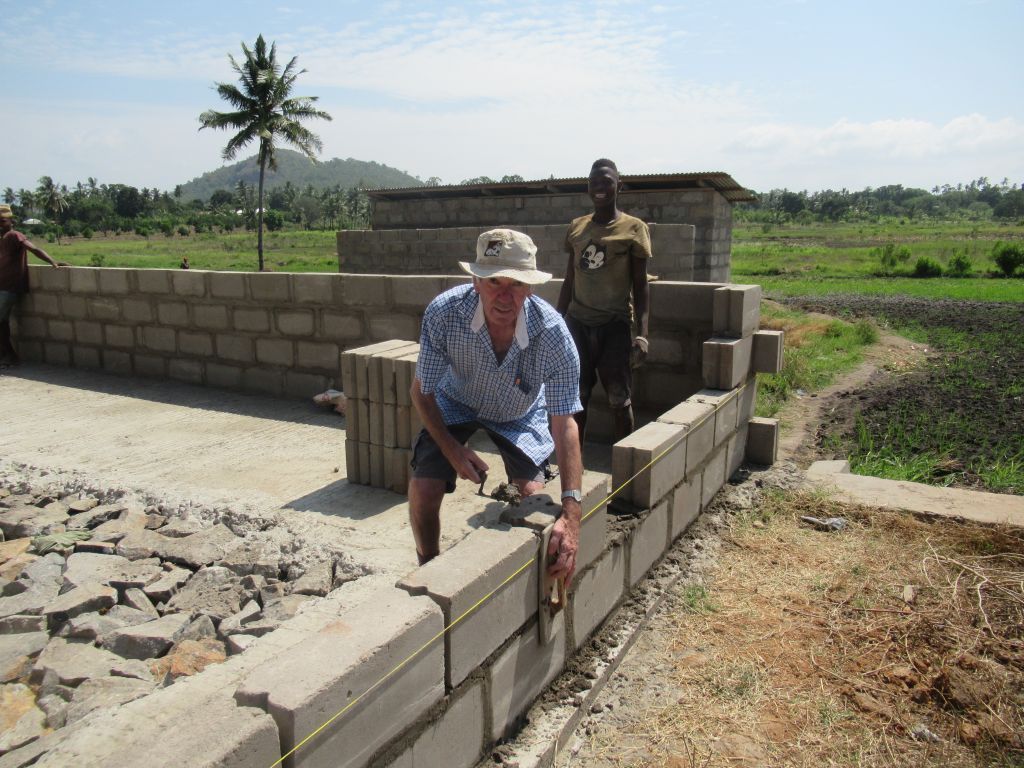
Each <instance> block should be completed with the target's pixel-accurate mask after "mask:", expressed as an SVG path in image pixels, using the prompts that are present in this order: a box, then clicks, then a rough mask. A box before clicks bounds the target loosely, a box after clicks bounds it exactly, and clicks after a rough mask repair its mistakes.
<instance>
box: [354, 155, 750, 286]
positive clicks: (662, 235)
mask: <svg viewBox="0 0 1024 768" xmlns="http://www.w3.org/2000/svg"><path fill="white" fill-rule="evenodd" d="M621 181H622V184H623V189H622V191H621V192H620V194H619V198H618V205H619V207H620V208H621V209H622V210H624V211H626V212H627V213H629V214H631V215H633V216H636V217H638V218H640V219H643V220H644V221H646V222H647V223H648V225H649V226H650V227H651V237H652V241H653V252H654V259H653V260H652V262H651V264H650V265H649V272H650V273H651V274H653V275H657V276H658V277H660V278H662V279H666V280H682V281H697V282H727V281H728V280H729V272H730V268H729V265H730V254H731V249H732V206H733V204H735V203H737V202H743V201H748V200H752V199H754V198H753V196H752V195H751V194H750V193H749V192H748V191H747V190H746V189H744V188H743V187H741V186H739V185H738V184H737V183H736V182H735V181H734V180H733V179H732V178H731V177H730V176H729V175H728V174H725V173H720V172H713V173H688V174H684V173H679V174H658V175H647V176H623V177H622V179H621ZM586 190H587V182H586V179H548V180H544V181H524V182H509V183H503V184H470V185H459V186H449V187H415V188H409V189H392V190H371V191H370V192H369V193H368V194H369V195H370V201H371V219H370V224H371V226H370V229H368V230H349V231H342V232H339V233H338V265H339V270H340V271H341V272H354V273H368V272H376V273H389V274H410V273H415V274H437V273H451V272H454V271H457V269H458V262H459V261H466V260H473V258H474V257H475V253H474V248H475V245H476V238H477V235H479V234H480V233H481V232H483V231H485V230H487V229H491V228H494V227H513V228H515V229H519V230H522V231H523V232H526V233H527V234H529V235H530V237H531V238H533V240H534V242H535V243H536V244H537V259H538V264H539V266H540V268H541V269H544V270H545V271H548V272H551V273H552V274H554V275H556V276H558V277H562V276H564V274H565V267H566V259H567V258H568V257H567V255H566V252H565V232H566V228H567V226H568V224H569V222H570V221H572V220H573V219H574V218H576V217H578V216H582V215H584V214H586V213H589V212H590V211H592V210H593V203H592V202H591V201H590V199H589V197H588V196H587V194H586Z"/></svg>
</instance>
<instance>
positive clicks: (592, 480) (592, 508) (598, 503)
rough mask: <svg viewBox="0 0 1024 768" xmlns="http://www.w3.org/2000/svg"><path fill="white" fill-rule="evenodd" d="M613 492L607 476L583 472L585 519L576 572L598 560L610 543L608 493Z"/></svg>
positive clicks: (581, 531)
mask: <svg viewBox="0 0 1024 768" xmlns="http://www.w3.org/2000/svg"><path fill="white" fill-rule="evenodd" d="M610 492H611V489H610V482H609V479H608V478H607V477H603V476H596V475H595V474H594V473H592V472H586V471H584V473H583V503H582V504H581V505H580V506H581V508H582V511H583V520H582V522H581V523H580V543H579V549H577V551H576V573H581V572H582V571H583V570H584V569H586V568H587V566H589V565H590V564H591V563H592V562H594V560H596V559H597V558H598V557H599V556H600V555H601V553H602V552H604V549H605V547H606V546H607V544H608V501H606V499H607V497H608V494H609V493H610Z"/></svg>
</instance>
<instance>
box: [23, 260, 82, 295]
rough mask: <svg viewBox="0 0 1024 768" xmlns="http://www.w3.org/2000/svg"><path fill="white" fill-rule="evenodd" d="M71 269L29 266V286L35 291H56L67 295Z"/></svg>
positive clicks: (38, 265) (37, 265) (39, 265)
mask: <svg viewBox="0 0 1024 768" xmlns="http://www.w3.org/2000/svg"><path fill="white" fill-rule="evenodd" d="M71 271H72V270H70V269H54V268H53V267H51V266H49V265H47V266H45V267H44V266H43V265H42V264H29V267H28V272H29V275H30V277H29V284H30V285H31V286H32V288H33V290H34V291H54V292H57V293H67V290H68V283H69V282H70V278H69V277H68V275H69V274H70V273H71Z"/></svg>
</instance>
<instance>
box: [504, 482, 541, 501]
mask: <svg viewBox="0 0 1024 768" xmlns="http://www.w3.org/2000/svg"><path fill="white" fill-rule="evenodd" d="M512 482H513V483H514V484H515V485H516V487H517V488H519V495H520V496H523V497H524V498H525V497H526V496H533V494H535V493H539V492H540V491H542V490H543V489H544V483H543V482H541V481H540V480H513V481H512Z"/></svg>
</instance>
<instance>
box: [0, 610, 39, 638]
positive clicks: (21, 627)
mask: <svg viewBox="0 0 1024 768" xmlns="http://www.w3.org/2000/svg"><path fill="white" fill-rule="evenodd" d="M45 631H46V617H45V616H19V615H17V614H15V615H14V616H5V617H4V618H2V619H0V635H20V634H22V633H24V632H45Z"/></svg>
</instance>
